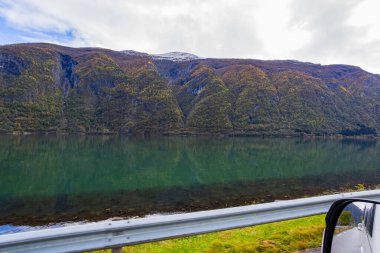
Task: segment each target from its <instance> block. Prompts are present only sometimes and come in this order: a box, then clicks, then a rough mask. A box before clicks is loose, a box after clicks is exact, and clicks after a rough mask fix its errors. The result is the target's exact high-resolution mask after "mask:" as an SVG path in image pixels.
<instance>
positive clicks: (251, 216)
mask: <svg viewBox="0 0 380 253" xmlns="http://www.w3.org/2000/svg"><path fill="white" fill-rule="evenodd" d="M342 198H366V199H372V200H380V190H372V191H363V192H352V193H343V194H334V195H326V196H320V197H311V198H303V199H295V200H286V201H278V202H272V203H265V204H257V205H249V206H241V207H232V208H224V209H216V210H210V211H201V212H193V213H182V214H173V215H164V216H156V217H147V218H139V219H131V220H119V221H102V222H96V223H88V224H83V225H72V226H67V227H60V228H51V229H44V230H38V231H31V232H23V233H16V234H7V235H2V236H0V252H18V253H20V252H28V253H30V252H39V253H43V252H49V253H50V252H78V251H87V250H95V249H106V248H120V247H121V246H126V245H133V244H140V243H145V242H151V241H159V240H164V239H168V238H175V237H183V236H188V235H195V234H203V233H209V232H215V231H221V230H227V229H233V228H240V227H247V226H253V225H258V224H263V223H270V222H275V221H281V220H288V219H294V218H299V217H305V216H310V215H316V214H321V213H326V212H327V210H328V208H329V207H330V205H331V204H332V203H333V202H334V201H336V200H338V199H342Z"/></svg>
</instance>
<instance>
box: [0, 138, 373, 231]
mask: <svg viewBox="0 0 380 253" xmlns="http://www.w3.org/2000/svg"><path fill="white" fill-rule="evenodd" d="M379 171H380V145H379V143H377V142H376V141H352V140H350V141H348V140H302V139H274V138H265V139H263V138H221V139H217V138H215V137H214V138H203V137H202V138H200V137H197V138H195V137H162V138H148V139H131V138H126V137H117V136H86V137H82V136H66V137H58V136H0V225H5V224H13V225H45V224H48V223H57V222H66V221H83V220H102V219H107V218H110V217H131V216H140V215H146V214H152V213H166V212H182V211H195V210H203V209H212V208H221V207H227V206H237V205H244V204H250V203H258V202H265V201H273V200H276V199H289V198H296V197H302V196H306V195H317V194H323V193H326V192H334V191H341V190H343V189H346V188H350V187H351V188H354V187H355V186H356V185H357V184H359V183H362V184H365V185H366V186H370V185H376V184H378V183H379ZM3 228H4V226H3ZM0 230H1V229H0Z"/></svg>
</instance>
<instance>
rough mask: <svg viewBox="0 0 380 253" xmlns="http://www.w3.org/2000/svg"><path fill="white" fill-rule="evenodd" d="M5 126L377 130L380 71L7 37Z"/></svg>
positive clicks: (124, 130) (2, 90) (1, 89)
mask: <svg viewBox="0 0 380 253" xmlns="http://www.w3.org/2000/svg"><path fill="white" fill-rule="evenodd" d="M0 131H1V132H72V133H121V134H136V135H142V134H169V133H172V134H183V133H192V134H210V133H211V134H219V133H222V134H247V135H304V134H312V135H336V134H342V135H377V133H379V132H380V76H378V75H374V74H371V73H368V72H366V71H364V70H362V69H360V68H358V67H354V66H347V65H326V66H323V65H319V64H311V63H303V62H298V61H261V60H248V59H204V58H198V57H196V56H195V55H191V54H186V53H179V52H174V53H169V54H163V55H149V54H145V53H139V52H135V51H112V50H107V49H102V48H69V47H62V46H58V45H52V44H15V45H5V46H0Z"/></svg>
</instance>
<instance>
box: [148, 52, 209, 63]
mask: <svg viewBox="0 0 380 253" xmlns="http://www.w3.org/2000/svg"><path fill="white" fill-rule="evenodd" d="M151 56H152V58H153V59H156V60H170V61H175V62H182V61H191V60H197V59H202V58H200V57H198V56H196V55H194V54H190V53H186V52H169V53H164V54H152V55H151Z"/></svg>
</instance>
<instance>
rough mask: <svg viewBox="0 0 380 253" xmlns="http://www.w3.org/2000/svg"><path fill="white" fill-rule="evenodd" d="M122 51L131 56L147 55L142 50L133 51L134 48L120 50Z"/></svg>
mask: <svg viewBox="0 0 380 253" xmlns="http://www.w3.org/2000/svg"><path fill="white" fill-rule="evenodd" d="M121 52H122V53H124V54H126V55H133V56H148V54H147V53H143V52H138V51H135V50H123V51H121Z"/></svg>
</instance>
